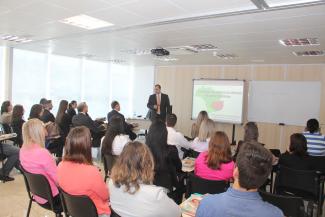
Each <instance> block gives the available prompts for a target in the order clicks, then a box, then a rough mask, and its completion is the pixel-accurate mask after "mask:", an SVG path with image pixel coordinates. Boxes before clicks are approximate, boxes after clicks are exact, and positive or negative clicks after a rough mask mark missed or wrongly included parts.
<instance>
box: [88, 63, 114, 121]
mask: <svg viewBox="0 0 325 217" xmlns="http://www.w3.org/2000/svg"><path fill="white" fill-rule="evenodd" d="M108 68H109V65H108V64H107V63H103V62H97V61H89V60H84V61H83V69H84V72H83V82H82V84H83V85H82V90H83V91H82V93H83V94H82V101H85V102H87V104H88V109H89V114H90V116H91V117H92V118H99V117H106V115H107V113H108V112H109V111H110V98H109V85H110V82H109V71H108Z"/></svg>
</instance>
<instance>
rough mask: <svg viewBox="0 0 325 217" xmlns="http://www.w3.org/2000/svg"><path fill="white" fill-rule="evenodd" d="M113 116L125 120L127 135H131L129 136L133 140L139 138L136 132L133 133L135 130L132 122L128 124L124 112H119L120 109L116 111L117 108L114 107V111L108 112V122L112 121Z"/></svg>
mask: <svg viewBox="0 0 325 217" xmlns="http://www.w3.org/2000/svg"><path fill="white" fill-rule="evenodd" d="M113 117H119V118H121V119H122V121H123V125H124V132H125V133H126V134H127V135H129V138H130V139H131V140H134V139H135V138H137V135H136V134H135V133H133V131H132V128H133V126H132V125H131V124H128V123H127V122H126V121H125V118H124V115H123V114H121V113H119V112H118V111H116V110H114V109H113V110H112V111H110V112H109V113H108V114H107V122H108V124H110V123H111V121H112V119H113Z"/></svg>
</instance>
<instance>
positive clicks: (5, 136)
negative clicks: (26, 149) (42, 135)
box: [0, 133, 17, 142]
mask: <svg viewBox="0 0 325 217" xmlns="http://www.w3.org/2000/svg"><path fill="white" fill-rule="evenodd" d="M15 137H17V134H16V133H9V134H2V135H0V142H2V141H5V140H9V139H12V138H15Z"/></svg>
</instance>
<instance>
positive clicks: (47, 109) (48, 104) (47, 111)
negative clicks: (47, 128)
mask: <svg viewBox="0 0 325 217" xmlns="http://www.w3.org/2000/svg"><path fill="white" fill-rule="evenodd" d="M40 104H41V105H42V106H43V108H44V112H43V115H42V116H41V120H42V121H43V123H44V124H46V123H48V122H53V123H54V122H55V117H54V115H53V114H52V113H51V110H52V108H53V105H52V100H47V99H45V98H42V99H41V101H40Z"/></svg>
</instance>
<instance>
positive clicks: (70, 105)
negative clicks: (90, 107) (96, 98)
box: [69, 100, 77, 109]
mask: <svg viewBox="0 0 325 217" xmlns="http://www.w3.org/2000/svg"><path fill="white" fill-rule="evenodd" d="M73 104H77V101H76V100H72V101H71V102H70V103H69V109H72V105H73Z"/></svg>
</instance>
